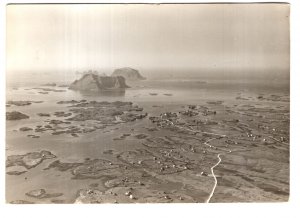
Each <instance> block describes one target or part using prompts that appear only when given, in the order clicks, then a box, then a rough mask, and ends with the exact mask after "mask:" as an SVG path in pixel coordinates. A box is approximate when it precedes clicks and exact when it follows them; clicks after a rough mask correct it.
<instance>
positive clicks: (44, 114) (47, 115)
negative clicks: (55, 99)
mask: <svg viewBox="0 0 300 218" xmlns="http://www.w3.org/2000/svg"><path fill="white" fill-rule="evenodd" d="M37 115H39V116H40V117H50V114H48V113H38V114H37Z"/></svg>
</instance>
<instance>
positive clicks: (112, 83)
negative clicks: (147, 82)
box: [69, 74, 130, 91]
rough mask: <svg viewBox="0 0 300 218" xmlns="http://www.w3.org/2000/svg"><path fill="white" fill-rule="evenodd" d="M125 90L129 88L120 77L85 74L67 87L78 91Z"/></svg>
mask: <svg viewBox="0 0 300 218" xmlns="http://www.w3.org/2000/svg"><path fill="white" fill-rule="evenodd" d="M125 88H130V87H129V86H128V85H127V84H126V80H125V78H124V77H122V76H98V75H96V74H85V75H83V76H82V77H81V78H80V79H79V80H75V81H74V82H73V83H72V84H71V85H70V87H69V89H72V90H78V91H105V90H122V89H125Z"/></svg>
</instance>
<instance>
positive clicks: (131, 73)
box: [112, 67, 146, 81]
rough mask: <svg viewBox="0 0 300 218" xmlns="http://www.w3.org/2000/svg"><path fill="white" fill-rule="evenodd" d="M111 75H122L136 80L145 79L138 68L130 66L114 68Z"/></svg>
mask: <svg viewBox="0 0 300 218" xmlns="http://www.w3.org/2000/svg"><path fill="white" fill-rule="evenodd" d="M112 76H123V77H124V78H125V79H126V80H129V81H137V80H145V79H146V78H145V77H143V76H142V75H141V74H140V73H139V71H138V70H135V69H132V68H130V67H124V68H119V69H116V70H114V72H113V73H112Z"/></svg>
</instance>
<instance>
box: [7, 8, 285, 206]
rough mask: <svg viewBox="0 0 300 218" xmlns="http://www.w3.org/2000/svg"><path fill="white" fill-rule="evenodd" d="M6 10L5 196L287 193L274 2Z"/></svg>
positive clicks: (226, 197)
mask: <svg viewBox="0 0 300 218" xmlns="http://www.w3.org/2000/svg"><path fill="white" fill-rule="evenodd" d="M6 10H7V36H6V48H7V59H6V150H5V153H6V160H5V161H6V190H5V191H6V202H7V203H12V204H31V203H38V204H41V203H50V204H61V203H87V204H90V203H100V204H101V203H214V202H285V201H288V199H289V138H290V130H289V126H290V81H289V79H290V70H289V61H290V51H289V50H290V49H289V48H290V45H289V44H290V41H289V5H288V4H284V3H281V4H280V3H279V4H271V3H269V4H254V3H253V4H160V5H151V4H23V5H22V4H11V5H8V6H7V8H6Z"/></svg>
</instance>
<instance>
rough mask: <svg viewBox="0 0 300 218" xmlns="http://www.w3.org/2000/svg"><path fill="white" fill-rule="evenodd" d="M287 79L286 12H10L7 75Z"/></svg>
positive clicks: (270, 8)
mask: <svg viewBox="0 0 300 218" xmlns="http://www.w3.org/2000/svg"><path fill="white" fill-rule="evenodd" d="M124 66H130V67H133V68H137V69H160V68H163V69H170V70H176V69H177V70H178V69H206V70H211V72H213V71H224V70H225V71H253V72H260V73H263V72H267V71H270V70H279V71H284V72H287V73H288V72H289V5H284V4H242V5H237V4H229V5H227V4H221V5H217V4H211V5H210V4H200V5H197V4H186V5H10V6H7V69H8V70H9V71H15V70H34V71H38V70H46V71H49V70H50V71H51V70H53V71H59V70H67V71H76V70H85V69H99V68H104V69H114V68H118V67H124Z"/></svg>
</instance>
